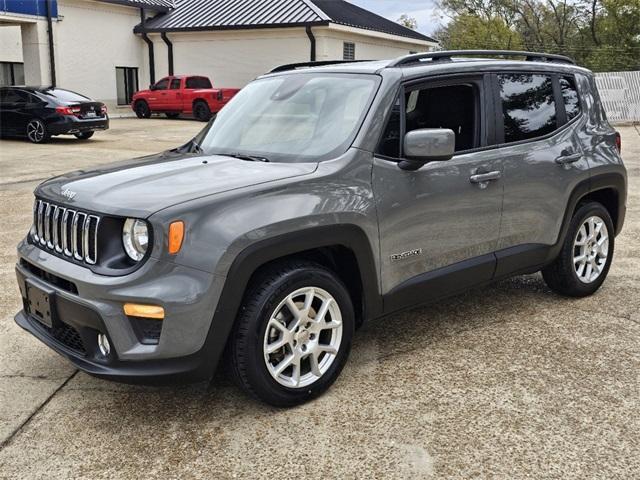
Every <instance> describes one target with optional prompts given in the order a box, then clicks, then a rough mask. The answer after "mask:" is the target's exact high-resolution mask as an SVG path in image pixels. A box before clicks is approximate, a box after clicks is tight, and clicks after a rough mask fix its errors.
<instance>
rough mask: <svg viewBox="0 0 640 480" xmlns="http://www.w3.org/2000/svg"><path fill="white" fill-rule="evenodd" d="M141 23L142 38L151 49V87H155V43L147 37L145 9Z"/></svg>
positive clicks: (142, 11)
mask: <svg viewBox="0 0 640 480" xmlns="http://www.w3.org/2000/svg"><path fill="white" fill-rule="evenodd" d="M140 21H141V25H142V32H141V33H140V36H141V37H142V40H144V41H145V43H146V44H147V46H148V47H149V82H150V83H151V85H153V84H154V83H156V58H155V55H154V52H153V41H151V39H150V38H149V37H148V36H147V32H146V29H145V23H146V20H145V16H144V8H141V9H140Z"/></svg>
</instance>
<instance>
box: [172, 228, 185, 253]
mask: <svg viewBox="0 0 640 480" xmlns="http://www.w3.org/2000/svg"><path fill="white" fill-rule="evenodd" d="M182 240H184V222H183V221H177V222H173V223H172V224H171V225H169V253H170V254H171V255H175V254H176V253H178V252H179V251H180V248H182Z"/></svg>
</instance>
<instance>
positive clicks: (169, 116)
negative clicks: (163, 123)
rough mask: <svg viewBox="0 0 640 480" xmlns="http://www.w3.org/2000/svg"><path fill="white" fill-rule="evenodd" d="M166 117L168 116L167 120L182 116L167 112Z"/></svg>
mask: <svg viewBox="0 0 640 480" xmlns="http://www.w3.org/2000/svg"><path fill="white" fill-rule="evenodd" d="M165 115H166V116H167V118H178V117H179V116H180V114H179V113H178V112H167V113H165Z"/></svg>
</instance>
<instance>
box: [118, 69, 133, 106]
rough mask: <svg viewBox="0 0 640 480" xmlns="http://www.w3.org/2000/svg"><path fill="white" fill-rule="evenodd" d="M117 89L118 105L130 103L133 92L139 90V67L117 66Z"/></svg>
mask: <svg viewBox="0 0 640 480" xmlns="http://www.w3.org/2000/svg"><path fill="white" fill-rule="evenodd" d="M116 89H117V92H118V105H129V104H130V103H131V98H132V97H133V94H134V93H136V92H137V91H138V69H137V68H135V67H133V68H131V67H116Z"/></svg>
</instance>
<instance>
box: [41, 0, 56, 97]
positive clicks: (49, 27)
mask: <svg viewBox="0 0 640 480" xmlns="http://www.w3.org/2000/svg"><path fill="white" fill-rule="evenodd" d="M50 3H51V0H45V2H44V7H45V10H46V13H47V36H48V38H49V68H50V73H51V86H52V87H55V86H56V58H55V52H54V50H53V48H54V47H53V21H52V19H51V5H50Z"/></svg>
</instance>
